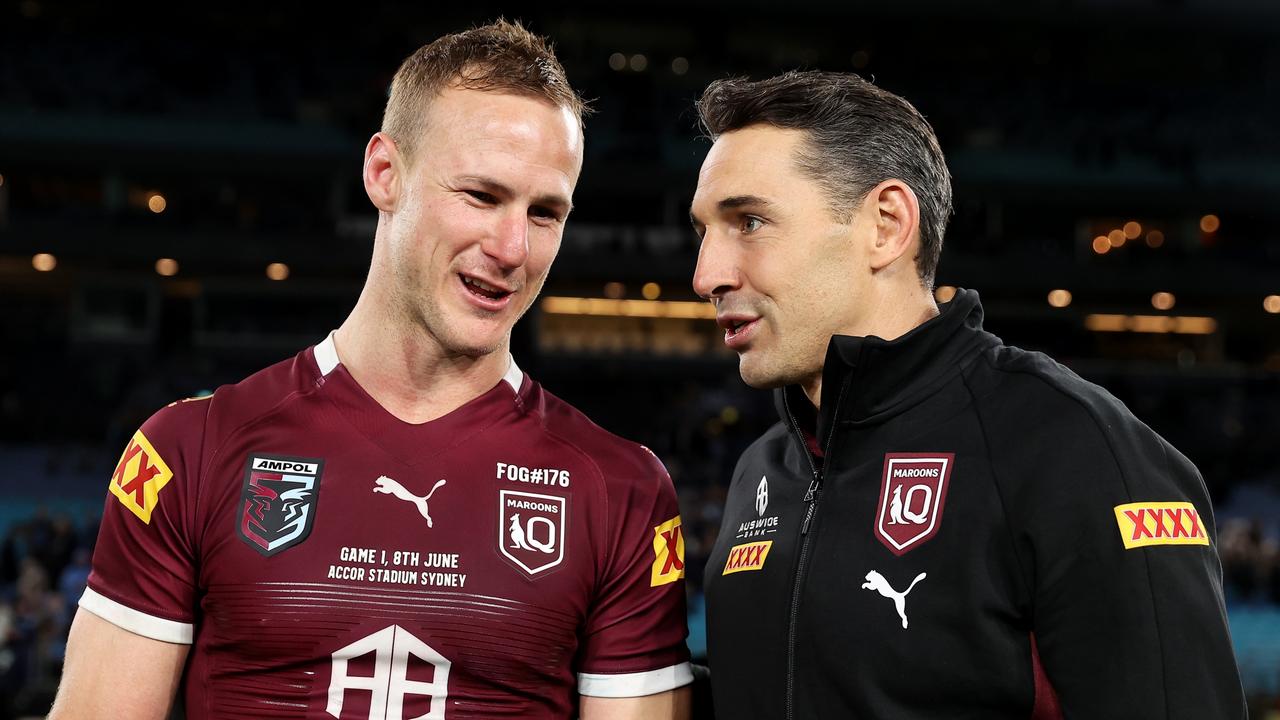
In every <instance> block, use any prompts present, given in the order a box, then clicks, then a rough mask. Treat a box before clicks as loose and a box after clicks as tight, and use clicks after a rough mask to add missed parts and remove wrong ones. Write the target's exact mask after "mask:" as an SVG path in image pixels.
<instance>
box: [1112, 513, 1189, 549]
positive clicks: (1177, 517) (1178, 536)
mask: <svg viewBox="0 0 1280 720" xmlns="http://www.w3.org/2000/svg"><path fill="white" fill-rule="evenodd" d="M1115 509H1116V522H1117V523H1118V524H1119V526H1120V539H1121V540H1122V541H1124V547H1125V549H1126V550H1132V549H1134V548H1140V547H1149V546H1151V545H1208V544H1209V536H1208V534H1206V533H1205V531H1204V524H1203V523H1201V522H1200V514H1199V513H1197V512H1196V508H1195V506H1194V505H1192V504H1191V503H1188V502H1166V503H1158V502H1140V503H1127V504H1125V505H1117V506H1116V508H1115Z"/></svg>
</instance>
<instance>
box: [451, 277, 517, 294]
mask: <svg viewBox="0 0 1280 720" xmlns="http://www.w3.org/2000/svg"><path fill="white" fill-rule="evenodd" d="M458 278H459V279H461V280H462V284H463V286H464V287H466V288H467V291H468V292H470V293H473V294H475V295H478V296H480V297H482V298H484V299H486V300H501V299H502V298H504V297H507V296H508V295H510V294H511V291H509V290H501V289H499V288H496V287H494V286H492V285H489V284H488V283H485V282H483V281H481V280H476V279H475V278H472V277H467V276H466V275H463V274H462V273H458Z"/></svg>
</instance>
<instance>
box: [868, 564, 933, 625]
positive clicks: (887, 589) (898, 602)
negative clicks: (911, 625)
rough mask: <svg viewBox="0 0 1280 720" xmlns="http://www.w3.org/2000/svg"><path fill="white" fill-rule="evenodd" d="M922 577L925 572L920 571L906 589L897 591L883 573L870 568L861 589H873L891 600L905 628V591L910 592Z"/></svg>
mask: <svg viewBox="0 0 1280 720" xmlns="http://www.w3.org/2000/svg"><path fill="white" fill-rule="evenodd" d="M924 578H925V573H920V574H919V575H917V576H916V579H915V580H912V581H911V584H910V585H908V586H907V589H906V590H903V591H902V592H898V591H897V590H894V589H893V586H892V585H890V584H889V581H888V580H885V579H884V576H883V575H881V574H880V573H878V572H876V571H875V570H872V571H871V572H869V573H867V581H866V582H864V583H862V589H863V590H875V591H876V592H878V593H880V594H881V595H883V596H885V597H887V598H889V599H890V600H892V601H893V607H894V608H895V609H896V610H897V611H898V617H900V618H902V627H903V628H904V629H905V628H906V627H907V609H906V605H907V593H909V592H911V588H913V587H915V586H916V583H918V582H920V581H921V580H923V579H924Z"/></svg>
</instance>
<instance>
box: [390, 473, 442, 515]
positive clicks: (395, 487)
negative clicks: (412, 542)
mask: <svg viewBox="0 0 1280 720" xmlns="http://www.w3.org/2000/svg"><path fill="white" fill-rule="evenodd" d="M373 485H374V487H373V491H374V492H376V493H382V494H384V495H394V496H396V497H398V498H400V499H401V500H404V501H405V502H409V503H413V505H414V506H415V507H417V508H418V512H419V513H421V515H422V517H424V518H426V519H427V527H432V526H433V525H432V522H431V513H429V512H427V501H428V500H430V499H431V496H432V495H435V494H436V490H439V489H440V486H441V485H444V480H443V479H442V480H437V481H436V484H435V485H433V486H432V487H431V492H429V493H427V494H426V495H424V496H422V497H419V496H417V495H414V494H413V493H411V492H409V491H408V490H405V489H404V486H403V485H401V484H400V483H398V482H396V481H395V480H392V479H391V478H389V477H387V476H386V475H381V476H379V477H378V479H377V480H374V481H373Z"/></svg>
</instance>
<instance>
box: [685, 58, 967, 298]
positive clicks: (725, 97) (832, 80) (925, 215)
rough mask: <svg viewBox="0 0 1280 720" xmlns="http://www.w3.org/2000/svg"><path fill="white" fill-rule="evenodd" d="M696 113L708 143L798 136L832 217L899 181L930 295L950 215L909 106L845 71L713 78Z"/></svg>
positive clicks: (925, 131) (936, 155) (930, 149)
mask: <svg viewBox="0 0 1280 720" xmlns="http://www.w3.org/2000/svg"><path fill="white" fill-rule="evenodd" d="M697 107H698V115H699V117H700V119H701V121H702V126H703V128H704V129H705V131H706V133H707V134H708V135H709V136H710V137H711V139H713V140H714V139H715V138H717V137H719V136H720V135H722V134H724V133H727V132H731V131H733V130H739V129H742V128H744V127H747V126H748V125H756V124H760V123H764V124H768V125H773V126H776V127H780V128H788V129H792V130H803V131H805V133H806V135H807V142H806V143H805V145H806V146H807V147H805V148H804V149H803V150H801V151H800V152H799V153H798V157H797V158H796V159H797V162H798V164H799V166H800V168H801V170H802V171H803V172H805V173H806V174H807V175H808V176H809V177H811V178H813V179H814V180H815V181H817V182H818V183H819V184H820V185H821V186H822V187H823V188H824V189H825V190H826V191H827V193H828V195H829V196H830V199H831V207H832V210H833V211H834V212H836V213H837V214H838V215H847V214H848V213H851V212H852V211H853V210H855V209H856V208H857V207H858V205H859V204H860V203H861V202H862V199H863V198H864V197H865V196H866V194H867V193H868V192H870V190H871V188H873V187H875V186H876V185H878V184H879V183H881V182H883V181H885V180H888V179H890V178H896V179H898V180H902V181H903V182H905V183H906V184H907V185H908V186H909V187H910V188H911V190H912V192H914V193H915V194H916V198H917V200H918V201H919V203H920V254H919V256H918V257H917V258H916V270H917V272H918V273H919V274H920V279H921V280H922V281H923V282H924V285H925V287H927V288H930V289H932V287H933V276H934V272H935V271H936V270H937V268H938V256H939V255H940V254H941V253H942V236H943V235H944V234H945V233H946V229H947V219H948V218H949V217H950V216H951V176H950V174H949V173H948V172H947V165H946V161H945V160H944V159H943V157H942V148H940V147H939V146H938V138H937V137H936V136H935V135H934V134H933V128H931V127H929V123H928V122H926V121H925V119H924V116H922V115H921V114H920V113H919V111H917V110H916V109H915V108H914V107H912V106H911V103H909V102H907V101H906V100H904V99H903V98H901V97H899V96H897V95H894V94H893V93H891V92H888V91H886V90H882V89H880V88H878V87H876V86H875V85H873V84H871V83H869V82H867V81H866V80H863V79H862V78H860V77H858V76H857V75H854V74H853V73H833V72H818V71H805V72H789V73H786V74H784V75H778V76H776V77H772V78H768V79H766V80H758V81H751V80H748V79H746V78H730V79H724V80H717V81H715V82H713V83H711V85H709V86H708V87H707V89H706V91H705V92H703V93H702V97H701V98H699V99H698V105H697Z"/></svg>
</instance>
